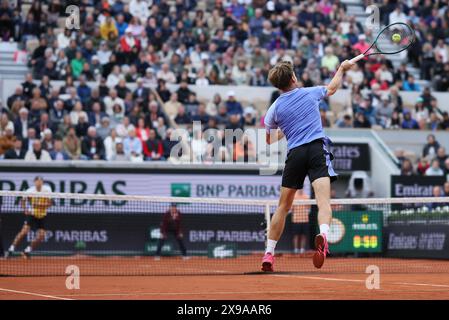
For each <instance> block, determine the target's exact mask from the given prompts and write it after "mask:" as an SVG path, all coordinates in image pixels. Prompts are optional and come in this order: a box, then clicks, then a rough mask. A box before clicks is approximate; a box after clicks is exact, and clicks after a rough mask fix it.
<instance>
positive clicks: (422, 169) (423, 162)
mask: <svg viewBox="0 0 449 320" xmlns="http://www.w3.org/2000/svg"><path fill="white" fill-rule="evenodd" d="M429 168H430V163H429V160H428V158H427V157H422V158H420V159H419V161H418V166H417V168H416V171H417V172H418V173H419V174H420V175H421V176H423V175H425V174H426V171H427V169H429Z"/></svg>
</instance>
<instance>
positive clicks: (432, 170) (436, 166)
mask: <svg viewBox="0 0 449 320" xmlns="http://www.w3.org/2000/svg"><path fill="white" fill-rule="evenodd" d="M425 175H426V176H442V175H444V172H443V170H441V168H440V162H439V161H438V160H436V159H435V160H433V161H432V165H431V166H430V167H429V168H428V169H427V170H426V173H425Z"/></svg>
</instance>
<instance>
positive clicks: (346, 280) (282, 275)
mask: <svg viewBox="0 0 449 320" xmlns="http://www.w3.org/2000/svg"><path fill="white" fill-rule="evenodd" d="M272 276H274V277H287V278H301V279H310V280H324V281H340V282H365V280H357V279H341V278H322V277H311V276H298V275H287V274H273V275H272Z"/></svg>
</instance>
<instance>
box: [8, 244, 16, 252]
mask: <svg viewBox="0 0 449 320" xmlns="http://www.w3.org/2000/svg"><path fill="white" fill-rule="evenodd" d="M15 249H16V248H14V246H13V245H11V246H10V247H9V249H8V251H14V250H15Z"/></svg>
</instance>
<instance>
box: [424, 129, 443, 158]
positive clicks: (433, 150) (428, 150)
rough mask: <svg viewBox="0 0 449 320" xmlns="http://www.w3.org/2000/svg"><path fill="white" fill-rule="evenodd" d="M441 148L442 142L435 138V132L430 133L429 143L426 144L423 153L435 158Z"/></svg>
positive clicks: (425, 155)
mask: <svg viewBox="0 0 449 320" xmlns="http://www.w3.org/2000/svg"><path fill="white" fill-rule="evenodd" d="M439 148H440V144H439V143H438V141H437V140H436V139H435V136H434V135H433V134H429V135H428V136H427V143H426V144H425V145H424V148H423V151H422V155H423V157H431V158H433V157H434V156H435V155H436V154H437V151H438V149H439Z"/></svg>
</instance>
